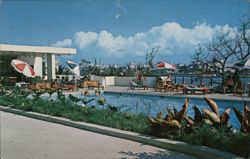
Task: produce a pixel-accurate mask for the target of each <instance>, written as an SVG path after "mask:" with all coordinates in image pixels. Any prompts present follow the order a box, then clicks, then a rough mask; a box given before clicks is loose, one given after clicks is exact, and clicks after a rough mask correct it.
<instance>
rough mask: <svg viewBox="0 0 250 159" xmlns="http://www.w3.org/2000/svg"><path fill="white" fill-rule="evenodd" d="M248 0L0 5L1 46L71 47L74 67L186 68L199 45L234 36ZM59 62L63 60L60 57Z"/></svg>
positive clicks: (26, 0)
mask: <svg viewBox="0 0 250 159" xmlns="http://www.w3.org/2000/svg"><path fill="white" fill-rule="evenodd" d="M244 16H245V17H247V18H249V17H250V2H249V0H60V1H59V0H22V1H21V0H0V43H3V44H16V45H19V44H20V45H38V46H53V47H72V48H76V49H77V55H75V56H66V57H64V58H63V59H62V60H65V59H70V60H73V61H76V62H78V61H79V60H80V59H82V58H84V59H87V60H90V61H92V62H93V61H94V59H95V58H96V59H97V61H99V60H100V59H101V60H102V63H104V64H126V63H128V62H134V63H145V55H146V52H147V51H149V50H150V49H151V48H154V47H160V49H159V52H158V54H157V55H156V57H155V62H157V61H166V62H170V63H175V64H177V63H190V62H191V61H192V55H193V53H194V52H195V48H196V46H197V45H198V44H199V43H206V42H208V41H209V40H211V39H212V36H213V35H214V34H215V33H217V32H220V31H222V32H225V31H234V30H235V29H236V28H237V27H239V26H240V20H241V19H242V18H243V17H244ZM61 58H62V57H61Z"/></svg>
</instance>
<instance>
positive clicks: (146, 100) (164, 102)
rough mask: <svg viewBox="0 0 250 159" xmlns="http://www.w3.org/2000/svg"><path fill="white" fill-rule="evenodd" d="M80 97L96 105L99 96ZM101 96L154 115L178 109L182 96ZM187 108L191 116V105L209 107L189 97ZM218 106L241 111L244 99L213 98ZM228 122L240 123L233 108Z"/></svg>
mask: <svg viewBox="0 0 250 159" xmlns="http://www.w3.org/2000/svg"><path fill="white" fill-rule="evenodd" d="M77 96H78V97H81V98H87V99H90V98H94V99H96V100H93V101H92V102H90V103H89V104H88V105H89V106H92V105H97V100H98V99H99V98H100V96H83V95H80V94H77ZM102 96H103V97H104V98H105V99H106V100H107V104H111V105H114V106H117V107H119V109H120V110H121V111H127V112H133V113H143V114H145V115H151V116H155V115H156V114H157V113H158V112H160V111H162V112H163V114H164V115H165V114H166V108H167V107H168V108H169V109H171V110H172V109H173V107H175V108H177V109H178V110H180V109H181V108H182V106H183V103H184V99H185V98H183V97H169V96H150V95H135V94H122V93H104V94H102ZM189 99H190V101H189V108H188V112H187V115H189V116H191V117H193V115H194V111H193V109H192V106H193V105H196V106H198V108H199V109H200V110H201V109H203V108H207V109H210V108H209V106H208V105H207V103H206V101H205V100H204V99H198V98H189ZM215 101H216V103H217V104H218V106H219V112H220V113H223V112H224V110H225V109H226V108H229V107H230V108H233V107H236V108H238V109H239V110H241V111H243V105H244V101H232V100H230V101H224V100H215ZM230 123H231V124H232V125H233V126H234V127H235V128H239V127H240V124H239V122H238V120H237V118H236V115H235V114H234V112H233V110H231V112H230Z"/></svg>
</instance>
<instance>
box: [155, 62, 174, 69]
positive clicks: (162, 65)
mask: <svg viewBox="0 0 250 159" xmlns="http://www.w3.org/2000/svg"><path fill="white" fill-rule="evenodd" d="M155 66H156V68H157V69H167V70H175V66H174V65H172V64H169V63H166V62H158V63H157V64H156V65H155Z"/></svg>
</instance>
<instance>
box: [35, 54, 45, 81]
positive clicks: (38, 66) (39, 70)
mask: <svg viewBox="0 0 250 159" xmlns="http://www.w3.org/2000/svg"><path fill="white" fill-rule="evenodd" d="M34 71H35V73H36V76H40V77H42V76H43V58H42V57H41V56H36V57H35V62H34Z"/></svg>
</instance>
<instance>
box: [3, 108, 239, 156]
mask: <svg viewBox="0 0 250 159" xmlns="http://www.w3.org/2000/svg"><path fill="white" fill-rule="evenodd" d="M0 111H4V112H9V113H14V114H18V115H22V116H26V117H30V118H34V119H39V120H43V121H47V122H52V123H58V124H62V125H66V126H70V127H74V128H78V129H82V130H87V131H91V132H95V133H99V134H104V135H108V136H113V137H118V138H122V139H127V140H131V141H136V142H139V143H143V144H147V145H151V146H155V147H159V148H163V149H168V150H172V151H176V152H179V153H183V154H187V155H191V156H194V157H198V158H203V159H236V158H237V159H238V158H240V157H238V156H236V155H233V154H230V153H227V152H222V151H219V150H216V149H212V148H208V147H205V146H193V145H190V144H187V143H184V142H180V141H174V140H168V139H162V138H161V139H159V138H155V137H152V136H148V135H143V134H139V133H134V132H129V131H123V130H119V129H114V128H109V127H104V126H100V125H95V124H89V123H84V122H74V121H70V120H68V119H65V118H61V117H54V116H50V115H44V114H39V113H34V112H25V111H22V110H17V109H11V108H9V107H3V106H0Z"/></svg>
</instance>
